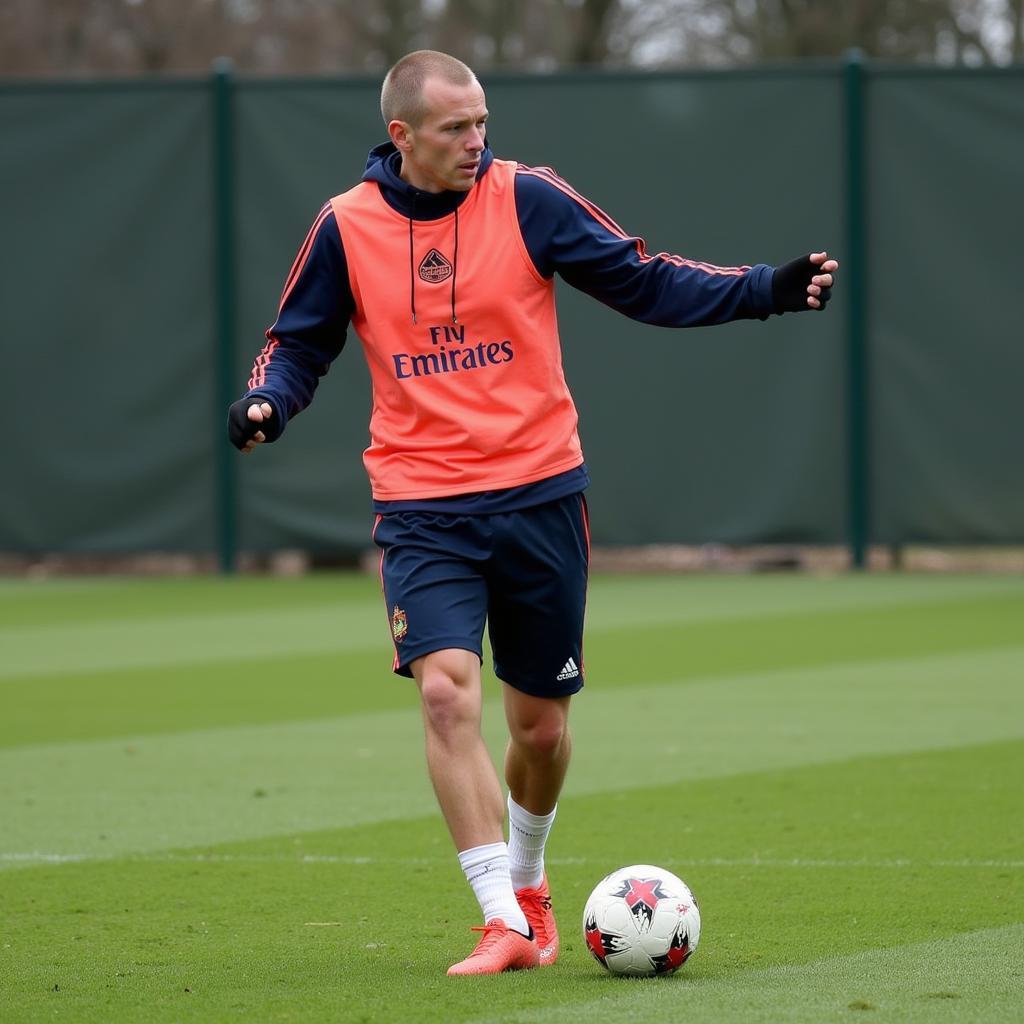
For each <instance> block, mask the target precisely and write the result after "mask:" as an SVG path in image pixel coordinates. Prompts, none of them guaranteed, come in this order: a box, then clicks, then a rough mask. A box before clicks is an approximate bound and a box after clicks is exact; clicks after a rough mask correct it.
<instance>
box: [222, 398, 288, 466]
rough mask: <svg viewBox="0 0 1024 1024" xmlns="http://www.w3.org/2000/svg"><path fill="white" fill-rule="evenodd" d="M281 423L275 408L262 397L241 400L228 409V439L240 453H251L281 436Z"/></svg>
mask: <svg viewBox="0 0 1024 1024" xmlns="http://www.w3.org/2000/svg"><path fill="white" fill-rule="evenodd" d="M280 422H281V421H280V417H277V416H275V415H274V407H273V406H272V405H271V404H270V403H269V402H268V401H267V400H266V399H265V398H263V397H262V396H261V395H250V396H249V397H247V398H240V399H239V400H238V401H237V402H232V403H231V406H230V407H229V409H228V438H229V439H230V441H231V443H232V444H233V445H234V446H235V447H236V448H237V449H238V450H239V451H241V452H251V451H252V450H253V448H255V447H256V445H258V444H264V443H268V444H269V443H270V442H271V441H276V440H277V439H278V438H279V437H280V436H281V429H280V426H279V424H280Z"/></svg>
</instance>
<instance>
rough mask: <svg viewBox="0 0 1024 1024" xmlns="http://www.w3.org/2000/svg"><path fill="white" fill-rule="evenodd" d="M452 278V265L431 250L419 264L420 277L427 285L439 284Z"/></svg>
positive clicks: (434, 250) (435, 251)
mask: <svg viewBox="0 0 1024 1024" xmlns="http://www.w3.org/2000/svg"><path fill="white" fill-rule="evenodd" d="M451 276H452V265H451V264H450V263H449V262H448V261H447V260H446V259H445V258H444V257H443V256H442V255H441V254H440V253H439V252H438V251H437V250H436V249H431V250H430V252H428V253H427V255H426V256H424V257H423V262H422V263H421V264H420V277H421V278H422V279H423V280H424V281H426V282H427V284H440V283H441V282H442V281H447V280H448V278H449V277H451Z"/></svg>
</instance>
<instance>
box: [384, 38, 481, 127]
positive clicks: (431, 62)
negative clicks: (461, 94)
mask: <svg viewBox="0 0 1024 1024" xmlns="http://www.w3.org/2000/svg"><path fill="white" fill-rule="evenodd" d="M431 77H437V78H442V79H444V80H445V81H446V82H448V83H449V84H450V85H469V84H470V83H471V82H475V81H476V75H474V74H473V71H472V69H471V68H470V67H469V66H468V65H466V64H463V63H462V61H461V60H459V59H458V58H456V57H452V56H450V55H449V54H447V53H441V52H440V51H439V50H415V51H413V52H412V53H407V54H406V55H405V56H404V57H403V58H402V59H401V60H399V61H398V62H397V63H396V64H395V65H394V66H393V67H392V68H391V70H390V71H389V72H388V73H387V75H385V77H384V86H383V88H382V89H381V91H380V112H381V115H382V116H383V118H384V123H385V124H390V123H391V122H392V121H405V122H406V123H407V124H410V125H412V126H413V127H414V128H415V127H417V126H418V125H419V124H420V122H421V121H422V120H423V118H424V116H425V114H426V109H425V108H424V105H423V84H424V82H426V80H427V79H428V78H431Z"/></svg>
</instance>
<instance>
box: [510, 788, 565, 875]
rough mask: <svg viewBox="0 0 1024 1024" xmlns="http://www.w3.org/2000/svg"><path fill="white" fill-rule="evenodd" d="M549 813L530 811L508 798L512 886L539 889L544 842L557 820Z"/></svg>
mask: <svg viewBox="0 0 1024 1024" xmlns="http://www.w3.org/2000/svg"><path fill="white" fill-rule="evenodd" d="M557 810H558V807H557V805H556V806H555V807H554V809H553V810H552V811H551V813H550V814H531V813H530V812H529V811H527V810H526V809H525V808H522V807H520V806H519V804H517V803H516V802H515V800H513V799H512V794H511V793H510V794H509V798H508V862H509V869H510V873H511V876H512V888H513V889H525V888H527V887H529V888H531V889H536V888H537V886H538V885H540V883H541V881H542V880H543V878H544V844H545V843H546V842H547V840H548V833H549V832H550V831H551V823H552V822H553V821H554V820H555V811H557Z"/></svg>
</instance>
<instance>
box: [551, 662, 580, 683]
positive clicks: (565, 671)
mask: <svg viewBox="0 0 1024 1024" xmlns="http://www.w3.org/2000/svg"><path fill="white" fill-rule="evenodd" d="M579 674H580V670H579V669H578V668H577V667H576V662H575V661H573V660H572V658H570V659H569V660H568V661H567V662H566V663H565V664H564V665H563V666H562V671H561V672H559V673H558V676H557V677H556V678H557V679H558V681H559V682H561V681H562V680H563V679H575V678H576V677H577V676H578V675H579Z"/></svg>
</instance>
